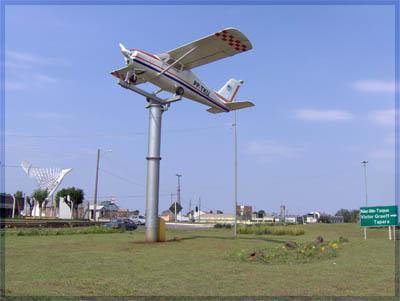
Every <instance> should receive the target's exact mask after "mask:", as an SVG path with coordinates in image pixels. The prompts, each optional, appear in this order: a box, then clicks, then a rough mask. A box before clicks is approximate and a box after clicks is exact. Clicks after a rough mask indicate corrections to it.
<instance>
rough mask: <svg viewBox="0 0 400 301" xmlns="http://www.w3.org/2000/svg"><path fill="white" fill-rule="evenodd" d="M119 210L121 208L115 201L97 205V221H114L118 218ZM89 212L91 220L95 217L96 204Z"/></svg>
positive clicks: (90, 207)
mask: <svg viewBox="0 0 400 301" xmlns="http://www.w3.org/2000/svg"><path fill="white" fill-rule="evenodd" d="M118 209H119V207H118V206H117V204H116V203H115V202H114V201H113V200H110V201H102V202H100V204H97V206H96V219H97V220H99V219H107V220H110V219H113V218H116V217H118ZM89 212H90V219H93V217H94V204H90V206H89Z"/></svg>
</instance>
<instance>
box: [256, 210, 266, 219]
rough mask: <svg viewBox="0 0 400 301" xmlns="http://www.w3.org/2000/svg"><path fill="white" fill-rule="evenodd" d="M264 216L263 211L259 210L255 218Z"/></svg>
mask: <svg viewBox="0 0 400 301" xmlns="http://www.w3.org/2000/svg"><path fill="white" fill-rule="evenodd" d="M264 216H265V211H264V210H260V211H258V212H257V217H258V218H263V217H264Z"/></svg>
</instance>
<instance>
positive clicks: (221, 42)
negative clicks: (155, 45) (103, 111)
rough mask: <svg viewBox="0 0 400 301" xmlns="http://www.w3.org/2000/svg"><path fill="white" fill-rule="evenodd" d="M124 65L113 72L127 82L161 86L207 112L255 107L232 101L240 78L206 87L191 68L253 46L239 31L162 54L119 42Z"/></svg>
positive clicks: (251, 104) (218, 33) (211, 37)
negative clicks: (200, 106) (218, 87)
mask: <svg viewBox="0 0 400 301" xmlns="http://www.w3.org/2000/svg"><path fill="white" fill-rule="evenodd" d="M119 46H120V48H121V52H122V54H123V55H124V56H125V63H126V66H125V67H123V68H121V69H118V70H114V71H112V72H111V74H112V75H114V76H115V77H117V78H119V79H120V80H122V81H126V82H128V83H130V84H134V85H139V84H142V83H145V82H150V83H152V84H154V85H156V86H158V87H159V88H160V89H159V90H158V91H156V92H155V93H154V94H158V93H160V92H161V91H167V92H171V93H174V94H176V95H182V96H183V97H185V98H188V99H191V100H194V101H197V102H199V103H202V104H204V105H206V106H209V107H210V108H209V109H208V110H207V111H208V112H210V113H222V112H229V111H232V110H238V109H243V108H247V107H252V106H254V104H253V103H251V102H250V101H239V102H237V101H235V98H236V95H237V92H238V90H239V88H240V86H241V85H242V84H243V81H242V80H236V79H230V80H229V81H228V82H227V83H226V84H225V85H224V86H223V87H222V88H221V89H220V90H219V91H213V90H212V89H210V88H208V87H207V86H206V85H205V84H204V83H203V82H202V81H201V80H200V79H199V78H198V77H197V76H196V75H195V74H194V73H193V72H192V71H191V69H193V68H195V67H198V66H202V65H205V64H208V63H211V62H214V61H217V60H220V59H223V58H225V57H229V56H232V55H235V54H238V53H241V52H244V51H248V50H250V49H252V45H251V43H250V41H249V40H248V39H247V38H246V36H245V35H244V34H243V33H241V32H240V31H239V30H237V29H234V28H227V29H224V30H221V31H219V32H216V33H214V34H211V35H209V36H206V37H204V38H201V39H199V40H196V41H194V42H192V43H189V44H186V45H183V46H181V47H178V48H176V49H173V50H171V51H168V52H166V53H162V54H158V55H155V54H151V53H148V52H145V51H143V50H139V49H131V50H128V49H126V48H125V47H124V46H123V45H122V44H119Z"/></svg>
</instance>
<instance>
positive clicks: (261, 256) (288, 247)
mask: <svg viewBox="0 0 400 301" xmlns="http://www.w3.org/2000/svg"><path fill="white" fill-rule="evenodd" d="M340 240H341V239H340V238H339V240H337V241H333V242H323V243H316V242H315V241H314V242H304V243H299V244H298V243H295V242H293V241H287V242H285V244H284V245H283V246H281V247H275V248H272V249H267V248H261V249H256V250H254V249H253V250H241V251H239V252H235V253H231V254H229V255H228V256H227V258H228V259H230V260H241V261H247V262H259V263H264V264H295V263H308V262H312V261H316V260H322V259H328V258H332V257H336V256H337V252H338V249H340V248H341V244H343V243H341V242H340ZM347 241H348V240H347Z"/></svg>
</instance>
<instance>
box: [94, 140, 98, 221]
mask: <svg viewBox="0 0 400 301" xmlns="http://www.w3.org/2000/svg"><path fill="white" fill-rule="evenodd" d="M96 162H97V163H96V180H95V182H94V199H93V220H94V221H96V219H97V214H96V211H97V185H98V183H99V163H100V148H99V149H97V161H96Z"/></svg>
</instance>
